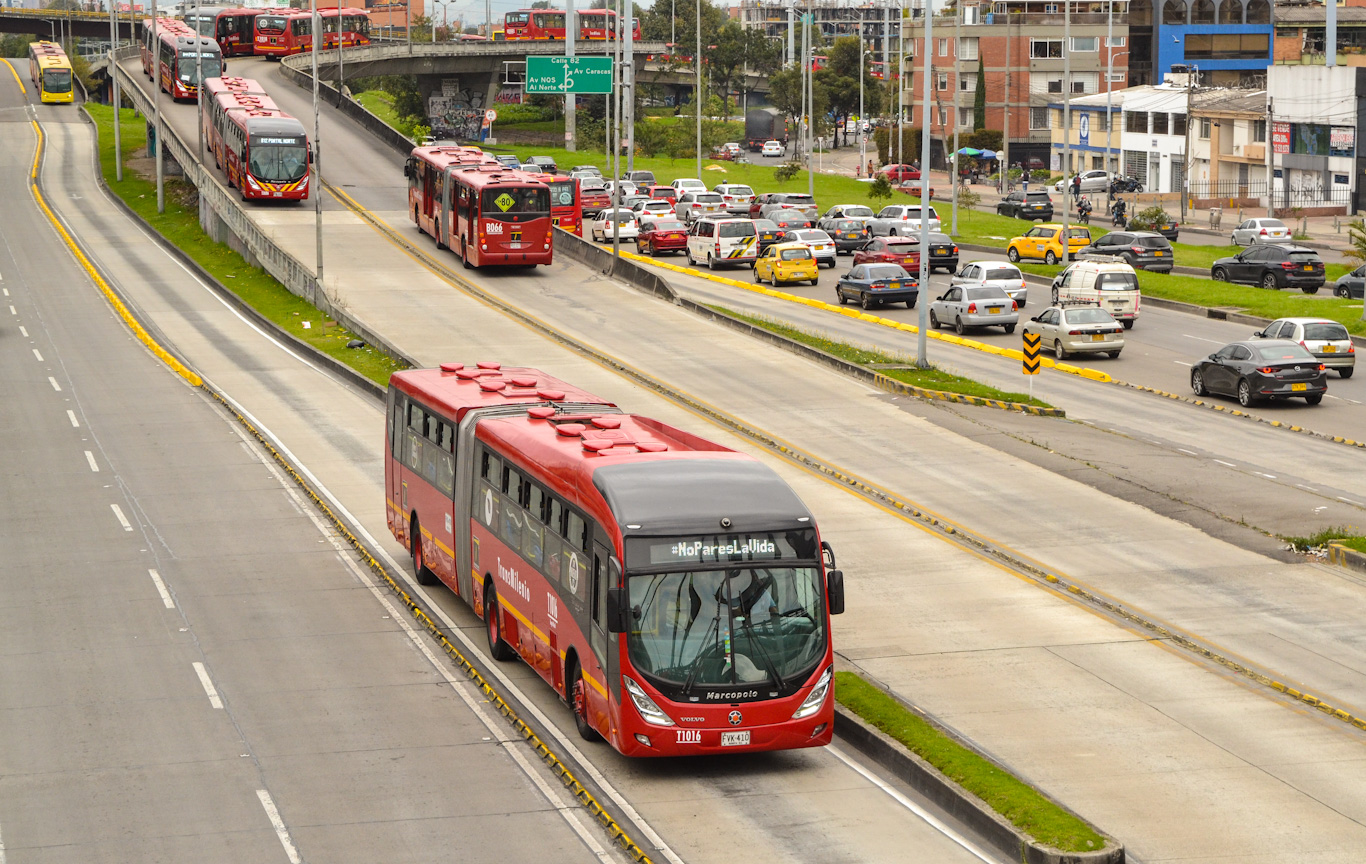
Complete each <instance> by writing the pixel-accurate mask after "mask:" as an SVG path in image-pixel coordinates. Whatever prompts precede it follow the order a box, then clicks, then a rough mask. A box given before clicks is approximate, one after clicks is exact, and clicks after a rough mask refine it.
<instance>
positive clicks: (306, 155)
mask: <svg viewBox="0 0 1366 864" xmlns="http://www.w3.org/2000/svg"><path fill="white" fill-rule="evenodd" d="M204 104H205V109H204V137H205V139H206V140H207V141H208V142H209V148H210V149H211V150H212V151H213V162H214V165H216V166H218V167H219V168H222V169H223V173H224V174H226V175H227V178H228V185H229V186H236V187H237V189H238V190H239V191H241V193H242V200H244V201H253V200H257V201H259V200H263V199H265V200H287V201H302V200H305V199H307V198H308V169H309V163H310V161H311V157H310V151H309V146H308V133H307V132H305V131H304V126H303V124H302V123H300V122H299V121H298V120H296V119H295V118H293V117H291V116H289V115H288V114H286V113H285V112H283V111H281V110H280V109H279V108H278V107H276V105H275V103H274V102H273V101H271V99H270V97H269V96H267V95H266V94H265V90H264V89H263V88H262V87H261V85H260V84H258V83H256V82H255V81H253V80H251V79H250V78H235V77H228V78H211V79H209V80H208V81H206V82H204Z"/></svg>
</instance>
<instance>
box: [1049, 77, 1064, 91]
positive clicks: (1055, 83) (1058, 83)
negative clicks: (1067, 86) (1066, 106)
mask: <svg viewBox="0 0 1366 864" xmlns="http://www.w3.org/2000/svg"><path fill="white" fill-rule="evenodd" d="M1048 92H1049V93H1061V92H1062V79H1061V78H1054V79H1053V80H1051V81H1049V82H1048Z"/></svg>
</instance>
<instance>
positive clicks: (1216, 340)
mask: <svg viewBox="0 0 1366 864" xmlns="http://www.w3.org/2000/svg"><path fill="white" fill-rule="evenodd" d="M1181 335H1182V336H1185V337H1186V338H1187V339H1199V340H1200V341H1201V342H1213V343H1214V344H1215V345H1224V344H1227V343H1226V342H1225V341H1224V340H1222V339H1206V338H1205V337H1204V336H1192V335H1191V334H1189V333H1182V334H1181Z"/></svg>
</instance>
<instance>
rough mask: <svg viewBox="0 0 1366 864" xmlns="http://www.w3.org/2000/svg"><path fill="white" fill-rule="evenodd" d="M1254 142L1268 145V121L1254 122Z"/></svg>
mask: <svg viewBox="0 0 1366 864" xmlns="http://www.w3.org/2000/svg"><path fill="white" fill-rule="evenodd" d="M1252 140H1253V141H1254V142H1256V143H1258V144H1264V143H1266V121H1265V120H1253V121H1252Z"/></svg>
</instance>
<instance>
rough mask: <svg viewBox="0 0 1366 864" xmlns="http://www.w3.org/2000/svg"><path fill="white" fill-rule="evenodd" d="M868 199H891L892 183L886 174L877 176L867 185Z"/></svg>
mask: <svg viewBox="0 0 1366 864" xmlns="http://www.w3.org/2000/svg"><path fill="white" fill-rule="evenodd" d="M868 197H869V198H872V199H873V200H874V201H878V200H885V199H887V198H891V197H892V181H891V180H889V179H888V178H887V175H886V174H879V175H877V176H876V177H874V178H873V182H872V183H869V184H868Z"/></svg>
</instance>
